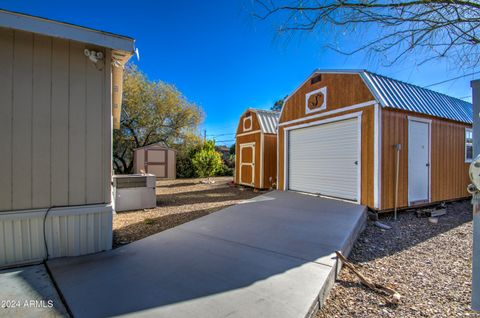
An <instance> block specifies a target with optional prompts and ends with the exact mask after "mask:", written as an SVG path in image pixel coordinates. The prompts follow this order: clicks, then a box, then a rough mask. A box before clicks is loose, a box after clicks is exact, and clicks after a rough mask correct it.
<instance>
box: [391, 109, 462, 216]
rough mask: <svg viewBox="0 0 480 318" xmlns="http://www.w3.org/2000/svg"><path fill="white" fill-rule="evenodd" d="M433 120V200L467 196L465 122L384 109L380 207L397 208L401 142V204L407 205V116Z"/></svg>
mask: <svg viewBox="0 0 480 318" xmlns="http://www.w3.org/2000/svg"><path fill="white" fill-rule="evenodd" d="M409 115H411V116H415V117H421V118H429V119H431V120H432V136H431V163H430V164H431V200H432V202H439V201H444V200H453V199H459V198H463V197H467V196H468V193H467V191H466V188H467V185H468V183H469V178H468V163H465V127H469V126H466V125H464V124H460V123H455V122H452V121H448V120H443V119H438V118H433V117H429V116H425V115H420V114H414V113H406V112H401V111H395V110H388V109H384V110H382V165H381V168H382V172H381V180H382V182H381V184H382V192H381V203H382V204H381V209H383V210H388V209H393V208H394V199H395V168H396V167H395V155H396V153H395V149H394V145H395V144H401V145H402V149H401V151H400V161H399V163H400V165H399V168H400V169H399V178H398V180H399V183H398V193H399V194H398V206H399V207H407V206H408V204H409V203H408V116H409Z"/></svg>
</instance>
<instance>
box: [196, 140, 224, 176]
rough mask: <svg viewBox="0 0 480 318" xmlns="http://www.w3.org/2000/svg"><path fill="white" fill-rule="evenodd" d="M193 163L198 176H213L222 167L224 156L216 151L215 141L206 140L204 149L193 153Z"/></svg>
mask: <svg viewBox="0 0 480 318" xmlns="http://www.w3.org/2000/svg"><path fill="white" fill-rule="evenodd" d="M192 164H193V167H194V169H195V173H196V175H197V176H198V177H200V178H210V177H213V176H214V175H215V174H216V173H217V172H218V171H219V170H220V169H221V168H222V157H221V156H220V153H218V152H216V151H215V142H214V141H207V142H205V144H204V145H203V147H202V149H201V150H200V151H199V152H197V153H195V154H194V155H193V158H192Z"/></svg>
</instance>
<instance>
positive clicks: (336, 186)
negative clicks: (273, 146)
mask: <svg viewBox="0 0 480 318" xmlns="http://www.w3.org/2000/svg"><path fill="white" fill-rule="evenodd" d="M358 120H359V119H358V118H353V119H347V120H342V121H338V122H333V123H327V124H322V125H317V126H311V127H306V128H300V129H295V130H292V131H290V134H289V147H288V149H289V151H288V186H289V189H290V190H295V191H302V192H310V193H315V194H321V195H326V196H332V197H337V198H343V199H348V200H355V201H357V200H358V199H359V195H360V194H359V193H358V192H359V171H360V170H359V169H360V154H359V151H360V149H359V148H360V132H359V125H358Z"/></svg>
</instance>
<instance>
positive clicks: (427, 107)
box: [360, 71, 473, 123]
mask: <svg viewBox="0 0 480 318" xmlns="http://www.w3.org/2000/svg"><path fill="white" fill-rule="evenodd" d="M360 75H361V76H362V78H363V79H364V81H365V82H366V83H367V85H368V86H369V88H370V90H371V91H372V93H373V94H374V95H375V98H377V100H378V101H379V102H380V103H381V104H382V106H383V107H390V108H396V109H401V110H408V111H412V112H417V113H421V114H426V115H431V116H435V117H441V118H446V119H452V120H456V121H461V122H464V123H472V120H473V113H472V104H470V103H469V102H466V101H464V100H461V99H458V98H455V97H452V96H448V95H445V94H442V93H439V92H436V91H432V90H430V89H427V88H423V87H420V86H417V85H413V84H409V83H405V82H402V81H399V80H395V79H392V78H389V77H386V76H382V75H378V74H375V73H371V72H368V71H363V72H361V73H360Z"/></svg>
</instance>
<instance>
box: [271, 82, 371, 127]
mask: <svg viewBox="0 0 480 318" xmlns="http://www.w3.org/2000/svg"><path fill="white" fill-rule="evenodd" d="M321 76H322V80H321V81H319V82H316V83H314V84H310V80H307V81H306V83H304V84H303V85H302V86H301V87H300V88H299V89H298V90H297V91H296V92H295V93H294V94H293V95H292V96H290V97H289V99H288V100H287V102H286V103H285V106H284V107H283V110H282V114H281V117H280V123H282V122H286V121H289V120H294V119H299V118H303V117H305V116H306V114H305V94H307V93H308V92H311V91H314V90H316V89H319V88H322V87H327V109H326V110H324V111H320V112H315V113H313V114H318V113H322V112H326V111H330V110H335V109H339V108H343V107H347V106H351V105H355V104H359V103H363V102H368V101H371V100H374V99H375V98H374V97H373V95H372V93H370V91H369V90H368V88H367V87H366V86H365V83H364V82H363V80H362V79H361V78H360V75H358V74H321Z"/></svg>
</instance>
